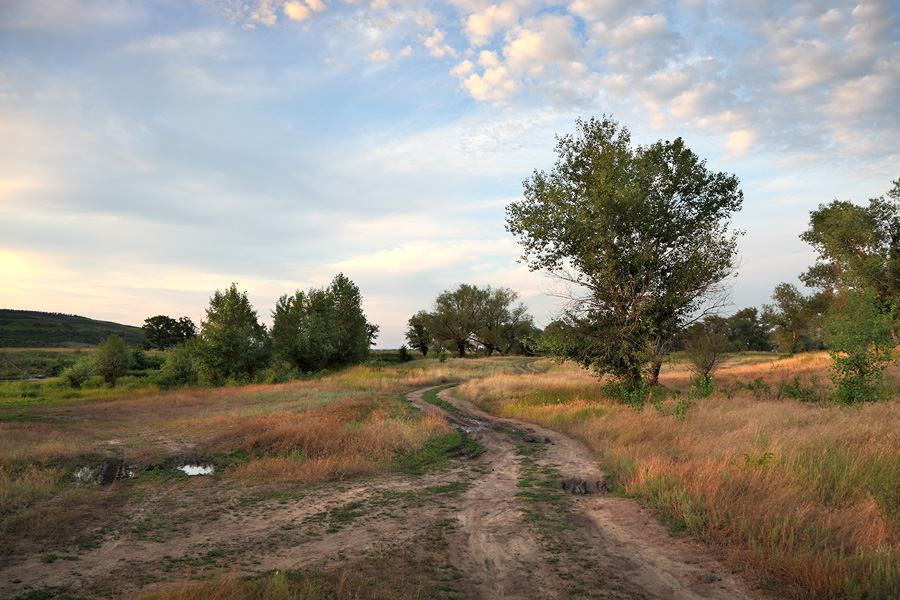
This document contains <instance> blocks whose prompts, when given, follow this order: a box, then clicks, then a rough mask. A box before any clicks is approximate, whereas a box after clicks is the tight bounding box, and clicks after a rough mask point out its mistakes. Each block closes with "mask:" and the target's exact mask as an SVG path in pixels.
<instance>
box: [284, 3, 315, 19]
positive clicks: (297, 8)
mask: <svg viewBox="0 0 900 600" xmlns="http://www.w3.org/2000/svg"><path fill="white" fill-rule="evenodd" d="M284 14H286V15H287V16H288V18H289V19H291V20H293V21H305V20H306V19H309V18H310V17H312V16H313V11H312V9H311V8H310V7H308V6H306V5H305V4H303V3H301V2H286V3H285V4H284Z"/></svg>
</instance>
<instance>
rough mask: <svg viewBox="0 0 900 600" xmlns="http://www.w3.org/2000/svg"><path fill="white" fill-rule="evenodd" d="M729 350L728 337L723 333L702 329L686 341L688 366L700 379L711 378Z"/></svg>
mask: <svg viewBox="0 0 900 600" xmlns="http://www.w3.org/2000/svg"><path fill="white" fill-rule="evenodd" d="M727 350H728V338H727V337H726V336H724V335H723V334H721V333H715V332H712V331H701V332H699V333H696V334H694V335H692V336H691V337H689V338H688V339H687V341H686V342H685V355H686V356H687V359H688V361H689V363H690V366H689V367H688V368H689V369H690V370H691V371H693V372H694V373H696V374H697V378H698V379H700V380H703V379H709V378H710V376H711V375H712V374H713V373H714V372H715V370H716V369H717V368H718V367H719V365H720V364H721V363H722V359H723V358H724V357H725V352H726V351H727Z"/></svg>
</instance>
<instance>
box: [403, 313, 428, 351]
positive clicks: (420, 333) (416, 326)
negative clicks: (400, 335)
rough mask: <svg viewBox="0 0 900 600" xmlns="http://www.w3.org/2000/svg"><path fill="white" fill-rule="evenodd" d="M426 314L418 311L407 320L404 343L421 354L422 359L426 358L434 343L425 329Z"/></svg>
mask: <svg viewBox="0 0 900 600" xmlns="http://www.w3.org/2000/svg"><path fill="white" fill-rule="evenodd" d="M427 317H428V313H427V312H426V311H424V310H420V311H419V312H417V313H416V314H414V315H413V316H411V317H410V318H409V321H407V328H406V334H405V337H406V341H407V342H409V345H410V346H411V347H412V348H413V349H414V350H418V351H419V352H421V353H422V356H423V357H427V356H428V349H429V348H430V347H431V346H432V344H434V341H433V340H432V339H431V335H430V334H429V333H428V330H427V329H426V328H425V322H426V321H427Z"/></svg>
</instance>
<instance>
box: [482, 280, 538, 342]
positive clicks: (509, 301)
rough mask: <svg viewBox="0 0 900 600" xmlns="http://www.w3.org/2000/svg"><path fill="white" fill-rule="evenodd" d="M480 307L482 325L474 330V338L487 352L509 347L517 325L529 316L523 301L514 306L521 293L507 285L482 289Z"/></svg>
mask: <svg viewBox="0 0 900 600" xmlns="http://www.w3.org/2000/svg"><path fill="white" fill-rule="evenodd" d="M482 292H483V294H482V298H481V306H480V307H479V309H478V315H479V322H480V326H479V327H478V328H476V329H475V331H473V332H472V337H473V339H474V340H475V341H476V342H478V343H479V344H481V345H482V346H484V351H485V354H487V355H488V356H491V355H493V354H494V351H495V350H498V349H499V350H502V349H503V348H505V347H507V345H508V342H509V338H510V336H511V335H512V334H513V332H514V331H515V328H516V325H517V324H518V323H519V322H520V321H522V320H523V319H525V318H526V317H527V314H526V313H527V311H528V309H527V308H526V307H525V305H524V304H522V303H521V302H520V303H519V304H518V305H516V306H513V303H514V302H515V301H516V300H517V299H518V298H519V294H517V293H516V292H514V291H513V290H511V289H509V288H505V287H500V288H496V289H494V288H491V286H487V288H485V289H484V290H482Z"/></svg>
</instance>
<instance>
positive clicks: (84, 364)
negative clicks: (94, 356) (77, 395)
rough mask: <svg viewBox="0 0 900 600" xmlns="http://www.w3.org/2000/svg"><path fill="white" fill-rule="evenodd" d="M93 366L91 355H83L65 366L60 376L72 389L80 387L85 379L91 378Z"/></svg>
mask: <svg viewBox="0 0 900 600" xmlns="http://www.w3.org/2000/svg"><path fill="white" fill-rule="evenodd" d="M93 372H94V368H93V366H92V365H91V357H90V356H85V357H84V358H82V359H81V360H79V361H78V362H76V363H75V364H74V365H72V366H70V367H66V368H65V369H64V370H63V372H62V376H63V378H64V379H65V380H66V383H68V384H69V385H70V386H72V387H73V388H74V389H76V390H77V389H80V388H81V386H82V385H83V384H84V382H85V381H87V380H88V379H90V378H91V374H92V373H93Z"/></svg>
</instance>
